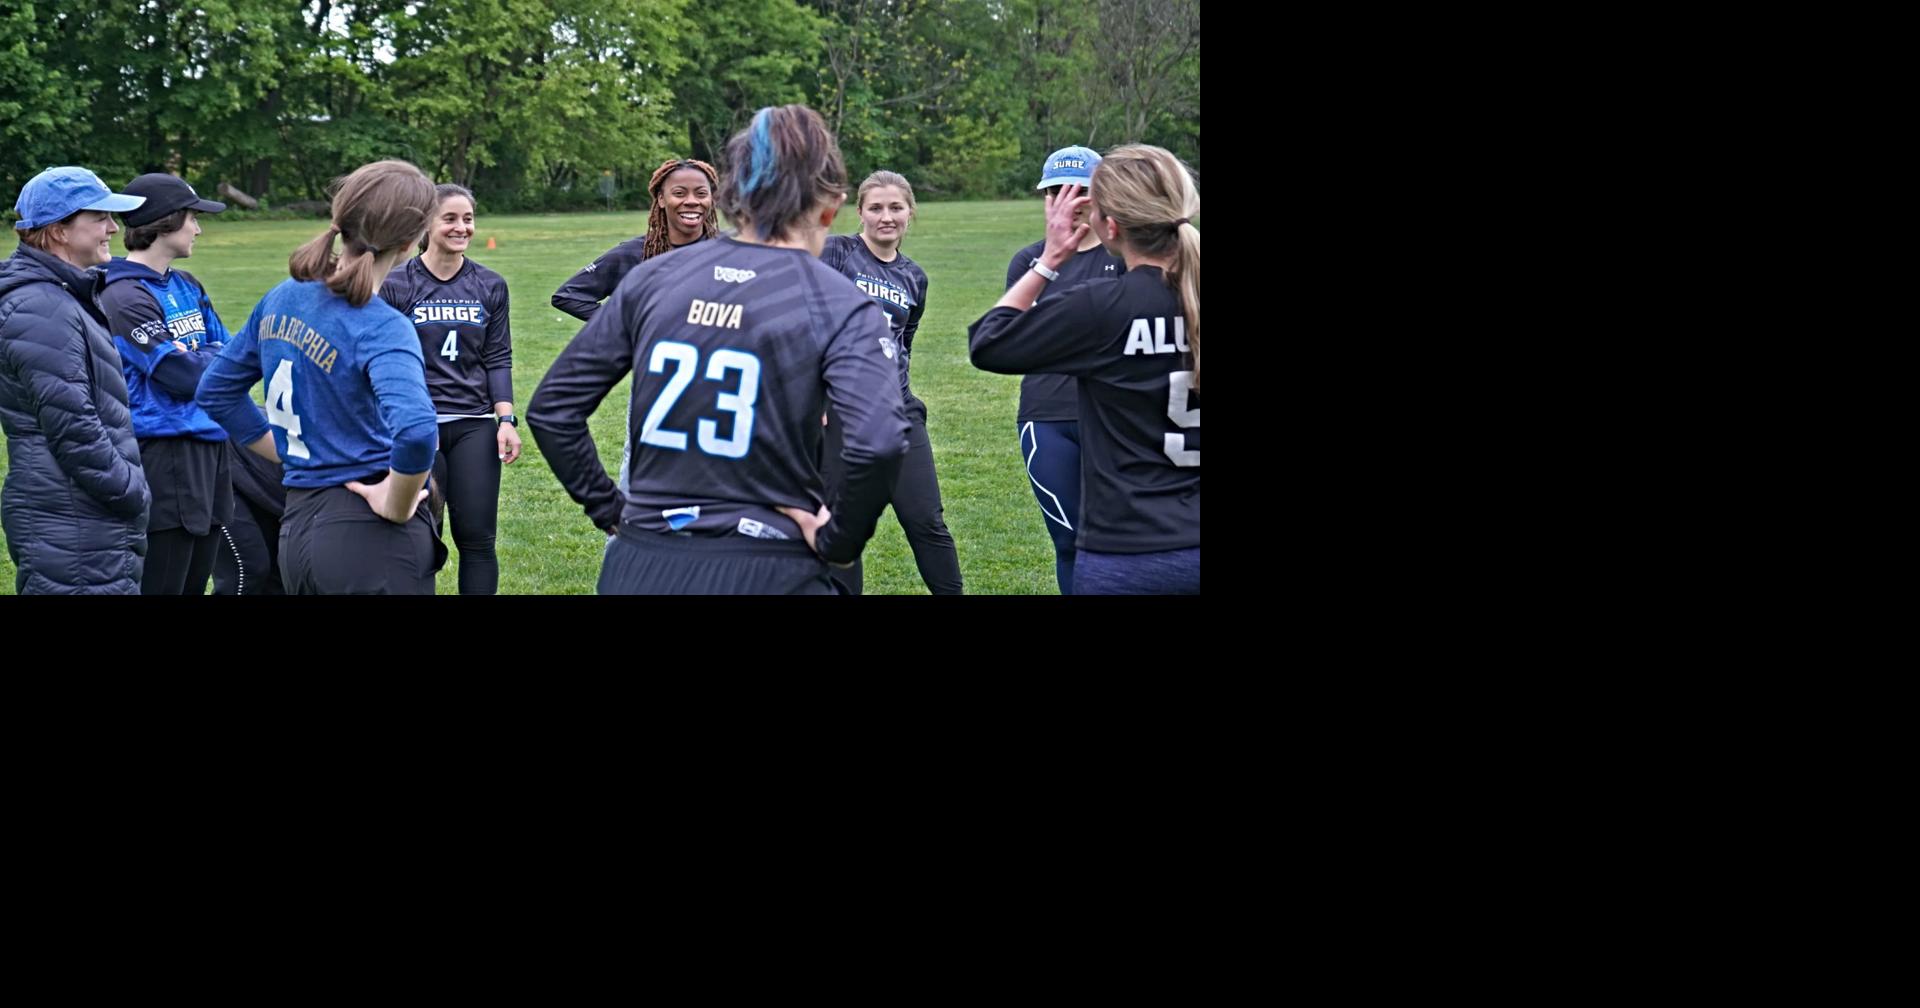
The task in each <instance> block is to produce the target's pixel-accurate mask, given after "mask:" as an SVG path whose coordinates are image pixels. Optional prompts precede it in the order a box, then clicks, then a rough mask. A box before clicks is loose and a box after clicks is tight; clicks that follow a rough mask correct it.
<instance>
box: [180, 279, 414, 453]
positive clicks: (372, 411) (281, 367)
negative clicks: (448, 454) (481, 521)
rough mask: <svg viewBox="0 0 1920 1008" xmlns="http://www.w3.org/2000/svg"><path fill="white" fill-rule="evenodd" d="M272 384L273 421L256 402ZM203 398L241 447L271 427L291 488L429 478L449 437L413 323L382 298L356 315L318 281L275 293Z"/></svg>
mask: <svg viewBox="0 0 1920 1008" xmlns="http://www.w3.org/2000/svg"><path fill="white" fill-rule="evenodd" d="M263 377H264V378H265V379H266V383H267V416H266V420H267V423H266V424H264V425H263V424H262V423H261V417H260V413H259V411H258V410H256V409H255V408H254V406H253V403H252V402H250V401H249V400H248V399H247V390H248V389H249V388H252V387H253V383H254V382H257V381H260V380H261V379H262V378H263ZM194 399H195V401H196V402H198V403H199V404H200V405H201V407H202V408H204V409H205V410H206V411H207V413H208V414H209V415H210V416H212V417H213V418H214V419H215V420H216V421H218V422H219V423H220V426H221V427H223V428H225V430H226V431H227V433H229V434H231V435H232V436H233V437H235V438H237V439H238V440H240V442H241V443H243V444H245V443H250V442H253V441H255V440H258V439H259V437H260V435H261V434H263V433H266V431H267V430H268V429H269V428H271V430H272V431H273V442H274V446H275V447H276V448H278V449H279V452H280V459H281V462H282V463H283V467H284V468H285V470H286V485H287V486H290V487H328V486H339V485H340V484H342V483H345V482H347V481H349V480H364V479H367V478H369V477H374V476H383V475H385V473H386V470H387V469H388V468H389V467H391V468H392V469H393V470H394V471H395V472H399V473H408V474H411V473H421V472H425V471H427V469H429V468H431V467H432V465H433V452H434V448H435V447H436V445H437V444H438V439H439V431H438V428H437V426H436V424H435V422H434V413H433V400H432V399H430V398H429V397H428V395H427V378H426V371H425V365H424V364H423V362H422V360H421V356H420V339H419V337H418V336H416V335H415V334H414V331H413V326H412V324H411V323H409V322H408V321H407V319H406V316H404V315H401V314H400V313H399V312H397V311H395V310H394V309H393V308H392V307H391V306H389V305H388V304H387V303H386V302H384V301H382V300H380V299H379V298H374V299H372V300H370V301H368V302H367V303H366V304H364V305H362V306H360V307H358V308H355V307H353V306H352V305H349V304H348V303H347V301H346V299H344V298H342V297H340V296H338V295H336V294H334V293H333V292H332V291H330V290H328V289H327V286H326V285H325V284H324V283H321V282H319V281H317V280H283V281H281V283H280V285H279V286H277V287H275V288H274V289H273V290H270V291H268V292H267V296H266V297H264V298H261V299H260V303H259V304H258V305H255V306H254V309H253V314H251V315H249V316H247V323H246V325H244V326H242V327H241V328H240V329H239V331H237V332H235V333H234V334H233V336H232V338H231V339H229V340H228V341H227V348H226V350H224V351H222V352H221V354H220V356H219V358H218V359H216V360H215V361H214V362H213V364H212V365H211V366H210V367H208V368H207V373H206V374H205V375H204V376H203V377H202V378H201V379H200V390H199V393H198V394H197V395H196V396H195V397H194Z"/></svg>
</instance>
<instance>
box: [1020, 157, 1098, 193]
mask: <svg viewBox="0 0 1920 1008" xmlns="http://www.w3.org/2000/svg"><path fill="white" fill-rule="evenodd" d="M1098 167H1100V155H1098V154H1096V153H1094V152H1093V150H1092V148H1088V147H1062V148H1060V149H1059V150H1057V151H1054V152H1053V153H1052V154H1049V155H1047V163H1046V164H1045V165H1044V166H1042V167H1041V169H1040V184H1039V185H1037V186H1034V188H1035V189H1050V188H1052V187H1054V186H1057V185H1077V186H1085V185H1092V184H1093V170H1094V169H1095V168H1098Z"/></svg>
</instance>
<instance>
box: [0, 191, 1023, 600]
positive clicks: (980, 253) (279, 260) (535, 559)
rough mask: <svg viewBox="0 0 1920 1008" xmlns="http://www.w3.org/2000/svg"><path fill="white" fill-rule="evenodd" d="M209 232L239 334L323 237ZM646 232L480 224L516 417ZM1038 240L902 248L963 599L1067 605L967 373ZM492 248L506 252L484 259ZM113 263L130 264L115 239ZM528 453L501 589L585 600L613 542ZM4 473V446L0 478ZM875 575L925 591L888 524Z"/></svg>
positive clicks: (635, 219)
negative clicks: (592, 293) (920, 305)
mask: <svg viewBox="0 0 1920 1008" xmlns="http://www.w3.org/2000/svg"><path fill="white" fill-rule="evenodd" d="M205 226H206V231H205V233H204V234H202V235H201V236H200V239H199V242H198V243H197V244H196V246H195V252H194V256H193V258H192V259H189V260H183V261H182V262H181V263H180V265H181V266H183V267H185V268H186V269H187V270H188V271H189V272H191V273H193V275H194V276H196V277H198V278H199V279H200V280H201V281H202V282H203V283H205V284H206V286H207V291H208V293H209V294H210V295H211V296H212V298H213V303H214V306H215V308H216V309H218V310H219V312H220V316H221V318H222V319H223V320H224V321H225V322H226V323H227V325H228V326H229V327H230V328H238V327H239V325H240V324H241V323H242V322H244V321H245V320H246V317H247V314H248V312H250V311H251V310H252V308H253V305H254V302H256V301H257V300H259V298H260V296H261V295H262V294H264V293H266V291H267V290H268V289H269V288H271V287H272V286H273V285H274V284H277V283H279V282H280V281H281V280H283V279H285V278H286V275H287V269H286V267H287V256H288V254H289V253H290V252H292V251H293V249H294V248H295V247H296V246H298V245H299V244H300V243H301V242H304V241H306V240H307V239H308V238H311V237H312V236H313V235H315V234H317V233H319V231H320V229H321V228H322V227H324V224H323V223H322V222H317V221H260V222H246V223H241V222H238V221H224V220H221V219H220V218H219V217H212V218H207V219H205ZM645 227H646V215H645V214H643V213H617V214H554V215H540V216H503V217H488V216H482V217H480V219H479V221H478V234H477V235H476V237H475V240H474V246H473V247H474V252H473V257H474V259H476V260H477V261H479V262H481V263H484V264H486V265H487V266H489V267H491V268H492V269H494V270H497V271H498V272H499V273H500V274H501V275H502V276H504V277H506V279H507V283H508V287H509V289H510V291H511V293H512V299H513V343H514V392H515V398H514V405H515V407H516V408H517V409H519V411H520V412H521V413H523V414H524V413H525V411H526V404H527V399H528V397H530V396H531V395H532V394H533V390H534V387H535V386H537V385H538V384H539V382H540V378H541V376H542V375H544V374H545V373H546V370H547V366H548V365H549V364H551V363H552V362H553V359H554V357H556V356H558V355H559V353H560V350H561V348H562V347H564V346H565V345H566V343H567V341H568V340H569V339H571V338H572V337H573V334H574V333H576V332H578V331H579V328H580V326H581V323H580V322H578V321H576V320H574V319H573V318H571V317H569V316H567V315H564V314H562V313H560V312H559V311H558V310H556V309H554V308H553V307H552V306H550V305H549V304H548V303H547V298H548V297H549V296H551V295H552V293H553V290H554V288H556V287H558V286H560V283H561V282H562V281H564V280H565V279H566V278H567V277H568V276H570V275H572V274H573V273H574V271H576V270H578V269H579V268H580V267H582V266H584V265H586V264H587V263H589V262H591V261H592V260H593V258H594V257H595V256H597V255H599V254H600V253H601V252H603V251H605V250H606V249H608V248H611V247H612V246H613V245H614V244H616V243H617V242H620V241H623V240H625V239H627V238H630V237H632V236H634V235H636V234H639V233H641V232H642V231H643V230H645ZM858 229H859V217H858V216H857V215H856V214H854V213H853V211H852V210H843V211H841V213H840V216H839V218H838V219H837V221H836V223H835V227H834V232H835V233H839V234H844V233H852V232H853V231H856V230H858ZM1040 234H1041V207H1040V203H1039V201H1038V200H1033V201H1006V202H988V203H935V204H928V205H925V206H922V207H921V208H920V214H919V219H918V221H916V222H915V224H914V227H913V230H912V231H911V232H909V234H908V237H907V241H906V245H905V250H906V252H907V254H908V255H909V256H911V257H913V259H914V260H915V261H916V262H918V263H919V264H920V265H921V267H922V268H924V269H925V270H926V271H927V277H928V294H927V310H926V314H925V316H924V318H923V319H922V321H921V325H920V331H919V334H918V335H917V336H916V337H915V339H914V355H913V389H914V392H915V393H916V394H918V395H919V396H920V398H921V399H923V400H925V401H926V403H927V409H928V413H929V420H928V430H929V434H930V436H931V438H932V441H933V449H934V460H935V464H936V465H937V467H938V469H939V473H940V489H941V494H942V498H943V500H944V503H945V506H946V517H947V526H948V528H950V529H952V531H953V537H954V540H955V542H956V543H957V545H958V548H959V552H960V569H961V572H962V574H963V575H964V577H965V579H966V588H967V591H968V592H969V593H976V594H1053V593H1055V592H1056V591H1057V587H1056V585H1055V583H1054V576H1053V549H1052V547H1051V545H1050V544H1049V543H1048V540H1047V535H1046V531H1045V530H1044V529H1043V528H1042V527H1041V521H1042V519H1041V517H1040V510H1039V508H1038V507H1037V506H1036V505H1035V504H1034V502H1033V495H1032V493H1031V492H1030V491H1029V489H1028V485H1027V480H1026V473H1025V471H1024V470H1023V469H1022V467H1021V462H1020V457H1019V448H1018V444H1017V441H1016V437H1015V426H1014V416H1015V412H1016V409H1017V405H1018V400H1019V385H1020V379H1019V378H1017V377H1008V376H1002V375H992V374H987V373H985V372H983V371H979V370H977V369H975V368H974V367H973V366H972V365H971V364H969V363H967V325H968V324H969V323H971V322H972V321H973V320H974V319H976V318H978V317H979V316H980V315H981V314H982V313H984V312H985V311H986V310H987V309H988V308H989V307H991V306H992V305H993V303H994V301H995V300H997V299H998V298H999V296H1000V293H1001V291H1002V289H1003V288H1004V286H1005V279H1006V268H1007V260H1008V258H1009V257H1011V256H1012V255H1013V253H1014V251H1015V250H1016V249H1018V248H1020V247H1021V246H1023V245H1025V244H1027V243H1029V242H1031V241H1034V240H1036V239H1038V238H1039V237H1040ZM489 237H491V238H493V239H494V240H495V241H496V242H497V244H498V248H496V249H493V250H488V249H487V248H486V240H487V238H489ZM114 251H115V253H116V254H124V249H122V248H121V246H120V244H119V239H118V238H117V237H116V239H115V241H114ZM7 254H11V252H10V251H9V252H8V253H7ZM627 389H628V386H627V384H626V383H625V382H623V383H622V384H621V385H620V386H619V387H618V388H616V389H615V390H614V391H613V392H612V393H611V394H610V395H608V396H607V399H606V401H605V402H604V403H603V404H602V405H601V408H600V411H599V412H598V413H597V414H595V415H594V418H593V433H594V440H595V441H596V442H598V444H599V445H600V452H601V458H602V460H603V461H604V462H605V464H606V465H607V468H608V471H609V472H617V471H618V467H619V462H620V451H621V448H622V444H623V441H624V439H625V431H624V429H623V424H624V418H625V416H626V409H627ZM258 397H259V389H258V388H257V387H256V389H255V398H256V399H257V398H258ZM525 442H526V452H525V454H524V455H523V456H522V457H521V459H520V461H518V462H515V463H514V464H513V465H511V466H508V467H507V468H506V469H505V471H504V474H503V477H502V481H501V488H500V535H499V545H498V551H499V558H500V591H501V593H502V594H522V595H524V594H552V595H565V594H591V593H592V591H593V586H594V580H595V578H596V577H597V576H598V575H599V571H600V552H601V549H602V547H603V545H604V543H605V537H604V536H603V535H602V534H601V533H599V532H598V531H596V530H595V529H594V528H593V527H592V525H591V523H589V522H588V521H587V518H586V516H585V515H584V514H583V513H582V512H581V511H580V509H579V507H578V506H576V505H575V504H574V503H573V501H572V500H570V499H569V498H568V497H567V495H566V492H565V491H564V490H562V489H561V487H560V484H559V482H558V481H556V480H555V479H554V478H553V473H552V471H551V470H549V469H548V468H547V464H546V461H545V460H544V459H543V458H542V457H541V455H540V450H539V447H538V446H537V445H536V444H535V443H534V440H533V438H532V437H531V436H530V435H529V436H527V437H525ZM5 471H6V452H5V449H4V448H0V474H3V473H4V472H5ZM450 538H451V537H450V536H449V539H450ZM458 566H459V557H458V553H457V552H456V553H455V554H454V557H453V558H452V559H450V560H449V561H448V563H447V567H446V569H445V570H443V571H441V572H440V577H439V585H438V587H439V593H440V594H442V595H452V594H457V593H458V584H459V581H458ZM865 566H866V591H867V593H868V594H873V595H912V594H925V593H926V586H925V585H924V584H922V583H921V581H920V575H919V572H918V571H917V570H916V569H915V567H914V564H913V554H912V552H911V551H910V550H908V548H907V542H906V537H905V536H904V535H902V534H901V531H900V525H899V523H898V522H897V521H895V520H894V518H893V516H892V512H891V510H889V511H888V513H887V514H886V515H884V516H882V518H881V520H880V527H879V532H878V533H877V534H876V535H875V536H874V538H873V540H872V541H871V542H870V543H869V544H868V545H867V550H866V554H865ZM13 576H14V570H13V564H12V562H11V561H10V560H8V559H7V558H6V557H4V556H0V594H4V595H11V594H13Z"/></svg>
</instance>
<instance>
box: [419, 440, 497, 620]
mask: <svg viewBox="0 0 1920 1008" xmlns="http://www.w3.org/2000/svg"><path fill="white" fill-rule="evenodd" d="M433 481H434V482H435V483H437V484H439V485H440V492H441V493H444V494H446V495H447V510H448V511H451V512H453V514H452V516H451V519H450V521H451V523H452V525H453V547H454V549H457V550H459V551H460V594H462V595H492V594H495V593H496V592H498V591H499V590H500V560H499V558H498V557H496V556H495V555H494V552H493V540H494V536H495V534H496V530H497V529H498V528H499V524H500V442H499V433H498V431H497V430H496V428H495V424H494V422H493V421H492V420H449V421H447V422H446V423H443V424H441V425H440V450H439V451H438V452H436V453H435V454H434V456H433Z"/></svg>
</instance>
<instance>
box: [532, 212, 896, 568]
mask: <svg viewBox="0 0 1920 1008" xmlns="http://www.w3.org/2000/svg"><path fill="white" fill-rule="evenodd" d="M896 354H897V351H896V350H895V349H894V346H893V339H892V336H891V333H890V331H889V330H888V327H887V323H886V318H885V316H884V315H883V314H882V313H881V311H880V309H879V307H878V306H877V305H875V304H874V303H873V300H872V299H871V298H869V297H867V296H866V295H864V294H862V293H861V292H860V290H859V289H858V288H856V287H854V286H853V285H852V284H850V283H848V282H847V280H846V278H845V277H843V276H841V275H840V274H838V273H836V272H834V271H833V270H831V269H829V268H827V267H826V266H824V265H822V264H821V262H820V260H818V259H816V258H814V257H813V256H811V255H808V254H807V253H806V252H805V251H803V250H799V249H788V248H773V247H770V246H765V245H753V244H748V243H745V242H741V241H737V240H735V239H732V238H718V239H714V240H710V241H703V242H700V243H698V244H696V245H693V246H690V247H688V248H684V249H681V250H680V251H678V252H676V253H675V254H673V255H670V256H656V257H654V258H653V259H650V260H648V261H646V262H644V263H641V264H640V265H639V266H638V267H636V268H635V269H634V270H633V271H632V272H631V273H629V274H627V278H626V280H624V281H622V282H621V284H620V287H619V288H618V289H617V290H616V291H614V294H613V297H611V298H610V299H608V301H607V303H606V305H605V306H604V307H603V309H602V310H601V311H600V312H598V313H596V314H595V315H594V317H593V320H592V321H591V322H588V323H587V326H586V328H584V329H582V330H580V333H579V335H577V336H575V337H574V338H573V341H572V342H571V343H568V344H567V347H566V349H565V350H562V351H561V352H560V356H559V357H558V358H557V359H555V361H554V362H553V367H552V368H550V369H549V370H548V371H547V374H546V377H545V378H543V379H541V381H540V387H539V388H538V389H536V390H535V391H534V394H533V399H532V401H531V402H530V403H529V404H528V407H527V425H528V427H529V428H530V429H531V430H532V431H533V435H534V439H535V440H536V441H538V442H539V444H540V450H541V452H542V453H543V454H545V456H546V458H547V461H548V463H549V464H551V465H552V467H553V471H554V475H555V476H557V477H559V479H560V483H561V485H563V486H565V487H566V489H567V493H569V494H571V495H572V497H573V499H574V500H575V501H578V502H579V503H580V504H581V506H582V507H583V508H585V510H586V512H587V515H588V517H590V518H592V519H593V523H594V525H596V526H597V527H600V528H610V527H612V526H613V525H614V524H615V522H621V523H624V524H625V525H627V526H629V527H631V528H633V529H635V530H639V531H645V532H687V533H690V534H694V535H731V534H741V535H747V536H752V537H755V538H775V539H797V538H800V530H799V527H798V526H796V525H795V524H794V523H793V522H792V520H790V519H788V518H787V517H786V516H785V515H782V514H780V513H779V512H778V511H775V510H774V507H775V506H776V505H778V506H788V507H796V508H802V509H805V510H808V511H814V510H817V509H818V508H819V507H820V505H821V504H823V503H825V504H827V505H828V506H829V507H831V508H832V510H833V517H832V520H831V521H829V522H828V523H827V525H826V526H825V527H824V528H822V529H821V530H820V532H819V533H818V535H817V537H816V539H815V547H816V549H817V550H818V551H819V552H820V554H821V556H823V557H825V558H826V559H828V560H831V561H834V562H837V563H845V562H848V561H850V560H852V559H853V558H854V557H857V556H858V555H859V554H860V550H861V547H863V546H864V545H865V544H866V541H867V539H868V538H869V537H871V536H872V535H873V527H874V523H875V521H876V520H877V519H878V518H879V516H880V511H881V509H882V508H884V507H885V506H886V501H887V496H888V487H889V486H890V484H891V482H892V479H893V474H894V470H895V469H896V468H898V465H899V459H900V456H901V455H902V454H904V453H905V452H906V448H907V421H906V417H905V414H904V412H903V410H902V407H901V403H900V385H899V379H898V377H897V375H898V368H897V365H896V364H895V361H894V358H895V356H896ZM629 371H631V372H632V373H633V382H632V398H631V400H630V401H629V404H628V407H627V446H626V452H625V455H624V457H623V459H622V461H621V466H620V478H619V483H618V484H617V485H616V484H615V482H614V481H613V479H611V478H610V477H609V476H608V475H607V473H606V470H605V469H603V468H602V467H601V465H600V457H599V454H598V452H597V451H596V449H595V447H594V443H593V439H592V437H591V436H590V435H589V433H588V430H587V418H588V417H589V416H591V415H592V413H593V411H594V409H595V408H596V407H597V406H599V404H600V401H601V400H602V399H603V398H605V397H606V394H607V392H608V390H610V389H611V388H612V387H613V386H614V384H615V383H617V382H619V381H620V379H621V378H622V377H624V376H625V375H626V374H627V373H628V372H629ZM829 402H831V404H832V406H833V411H834V416H835V417H836V418H837V420H838V422H840V423H842V424H844V425H845V426H844V435H845V440H844V447H843V449H842V452H841V457H842V459H844V460H845V462H846V466H847V479H846V482H845V484H844V485H843V486H841V487H840V488H839V489H838V494H839V499H837V500H832V501H828V500H826V499H825V491H824V488H823V486H822V483H821V478H820V467H819V461H818V460H819V458H820V439H821V426H820V414H821V412H822V410H823V409H824V408H825V407H826V406H827V404H828V403H829Z"/></svg>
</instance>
